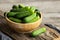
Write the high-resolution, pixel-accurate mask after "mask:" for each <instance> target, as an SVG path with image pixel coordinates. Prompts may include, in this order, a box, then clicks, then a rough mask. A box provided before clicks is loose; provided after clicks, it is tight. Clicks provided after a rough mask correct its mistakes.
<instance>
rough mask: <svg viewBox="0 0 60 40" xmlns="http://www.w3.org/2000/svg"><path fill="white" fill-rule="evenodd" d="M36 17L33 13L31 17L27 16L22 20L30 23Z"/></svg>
mask: <svg viewBox="0 0 60 40" xmlns="http://www.w3.org/2000/svg"><path fill="white" fill-rule="evenodd" d="M35 17H36V13H33V14H32V15H30V16H28V17H25V18H24V21H25V22H29V21H31V20H32V19H33V18H35Z"/></svg>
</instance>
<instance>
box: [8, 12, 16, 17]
mask: <svg viewBox="0 0 60 40" xmlns="http://www.w3.org/2000/svg"><path fill="white" fill-rule="evenodd" d="M16 14H17V13H15V12H8V15H7V16H8V17H12V16H15V15H16Z"/></svg>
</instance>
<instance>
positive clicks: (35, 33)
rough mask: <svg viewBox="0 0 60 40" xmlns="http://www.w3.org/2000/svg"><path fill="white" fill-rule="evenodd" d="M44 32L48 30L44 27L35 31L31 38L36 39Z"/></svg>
mask: <svg viewBox="0 0 60 40" xmlns="http://www.w3.org/2000/svg"><path fill="white" fill-rule="evenodd" d="M44 32H46V28H44V27H43V28H40V29H37V30H35V31H33V32H32V33H31V36H33V37H35V36H38V35H41V34H42V33H44Z"/></svg>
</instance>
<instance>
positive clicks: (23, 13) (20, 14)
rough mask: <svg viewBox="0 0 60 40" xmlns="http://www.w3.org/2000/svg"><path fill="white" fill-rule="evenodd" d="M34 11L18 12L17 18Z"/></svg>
mask: <svg viewBox="0 0 60 40" xmlns="http://www.w3.org/2000/svg"><path fill="white" fill-rule="evenodd" d="M31 14H32V13H30V12H29V11H24V12H18V13H17V14H16V18H22V17H26V16H29V15H31Z"/></svg>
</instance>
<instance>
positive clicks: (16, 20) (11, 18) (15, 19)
mask: <svg viewBox="0 0 60 40" xmlns="http://www.w3.org/2000/svg"><path fill="white" fill-rule="evenodd" d="M9 19H10V20H11V21H14V22H17V23H21V22H22V21H21V20H20V19H17V18H13V17H9Z"/></svg>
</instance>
